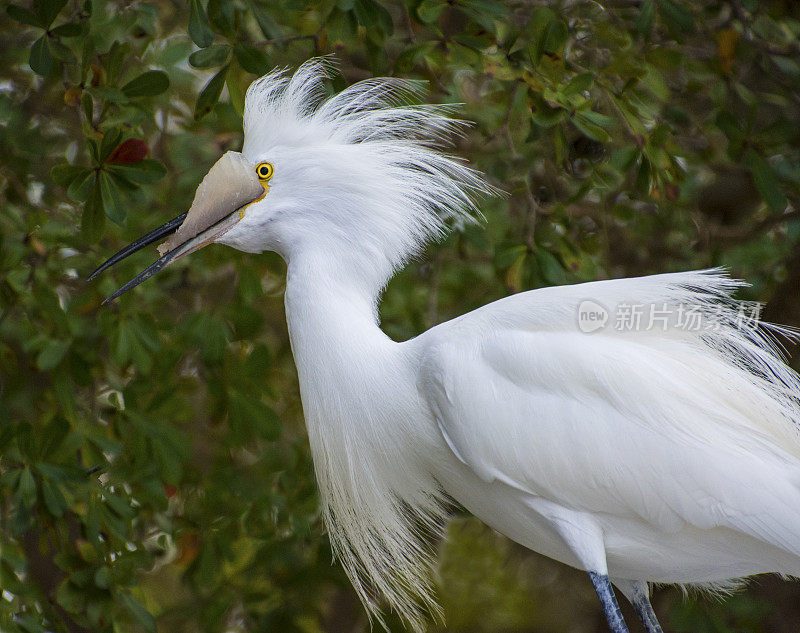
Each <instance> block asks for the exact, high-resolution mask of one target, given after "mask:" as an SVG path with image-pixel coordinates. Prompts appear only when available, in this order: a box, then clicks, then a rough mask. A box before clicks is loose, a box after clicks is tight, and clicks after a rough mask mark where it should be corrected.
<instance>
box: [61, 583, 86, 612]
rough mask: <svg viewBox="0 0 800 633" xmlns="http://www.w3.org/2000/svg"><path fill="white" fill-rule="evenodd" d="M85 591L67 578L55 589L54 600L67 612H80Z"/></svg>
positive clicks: (83, 602) (84, 599) (84, 600)
mask: <svg viewBox="0 0 800 633" xmlns="http://www.w3.org/2000/svg"><path fill="white" fill-rule="evenodd" d="M84 594H85V592H84V591H83V590H82V589H81V588H80V587H76V586H75V585H73V584H72V583H71V582H70V581H69V580H65V581H64V582H62V583H61V584H60V585H59V586H58V590H57V591H56V602H58V604H60V605H61V606H62V607H64V609H65V610H66V611H68V612H69V613H80V611H81V609H83V605H84V604H85V602H86V598H85V595H84Z"/></svg>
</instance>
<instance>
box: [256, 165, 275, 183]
mask: <svg viewBox="0 0 800 633" xmlns="http://www.w3.org/2000/svg"><path fill="white" fill-rule="evenodd" d="M274 173H275V168H274V167H273V166H272V163H259V164H258V165H257V166H256V174H258V178H259V179H260V180H265V181H266V180H269V179H270V178H272V174H274Z"/></svg>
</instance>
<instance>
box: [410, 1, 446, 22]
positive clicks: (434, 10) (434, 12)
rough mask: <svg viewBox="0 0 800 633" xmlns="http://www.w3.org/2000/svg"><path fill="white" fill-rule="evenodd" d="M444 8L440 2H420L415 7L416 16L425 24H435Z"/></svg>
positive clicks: (444, 5) (443, 4)
mask: <svg viewBox="0 0 800 633" xmlns="http://www.w3.org/2000/svg"><path fill="white" fill-rule="evenodd" d="M446 6H447V5H446V4H445V3H444V2H442V0H422V2H420V3H419V5H418V6H417V16H418V17H419V19H420V20H421V21H422V22H424V23H426V24H430V23H431V22H436V20H438V19H439V16H440V15H441V14H442V11H444V8H445V7H446Z"/></svg>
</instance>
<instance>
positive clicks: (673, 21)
mask: <svg viewBox="0 0 800 633" xmlns="http://www.w3.org/2000/svg"><path fill="white" fill-rule="evenodd" d="M658 10H659V13H661V17H662V18H664V22H666V24H667V26H668V27H669V28H670V30H672V31H677V32H683V33H693V32H694V30H695V24H694V17H693V16H692V14H691V13H689V11H688V10H687V9H686V8H685V7H683V6H681V5H680V4H678V3H677V2H675V1H674V0H658Z"/></svg>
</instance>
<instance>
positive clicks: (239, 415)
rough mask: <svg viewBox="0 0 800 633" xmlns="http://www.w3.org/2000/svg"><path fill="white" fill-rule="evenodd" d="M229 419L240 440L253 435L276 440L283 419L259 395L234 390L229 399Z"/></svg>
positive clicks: (267, 439)
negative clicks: (249, 394) (254, 395)
mask: <svg viewBox="0 0 800 633" xmlns="http://www.w3.org/2000/svg"><path fill="white" fill-rule="evenodd" d="M228 419H229V420H230V424H231V430H232V433H234V435H236V436H237V439H238V440H239V442H241V443H244V442H246V441H247V440H248V439H249V438H250V437H251V436H252V435H257V436H258V437H260V438H261V439H264V440H266V441H269V442H274V441H275V440H277V439H278V438H279V437H280V435H281V421H280V419H279V418H278V416H277V415H276V413H275V411H273V410H272V409H271V408H270V407H268V406H266V405H265V404H264V403H262V402H261V401H260V400H259V399H258V398H257V397H251V396H248V395H244V394H241V393H238V392H233V393H232V394H231V396H230V398H229V400H228Z"/></svg>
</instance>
